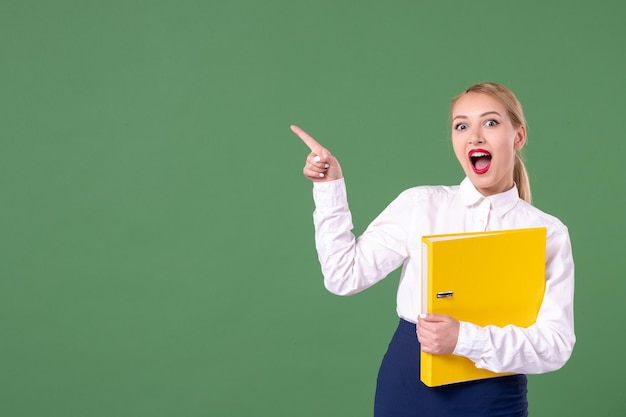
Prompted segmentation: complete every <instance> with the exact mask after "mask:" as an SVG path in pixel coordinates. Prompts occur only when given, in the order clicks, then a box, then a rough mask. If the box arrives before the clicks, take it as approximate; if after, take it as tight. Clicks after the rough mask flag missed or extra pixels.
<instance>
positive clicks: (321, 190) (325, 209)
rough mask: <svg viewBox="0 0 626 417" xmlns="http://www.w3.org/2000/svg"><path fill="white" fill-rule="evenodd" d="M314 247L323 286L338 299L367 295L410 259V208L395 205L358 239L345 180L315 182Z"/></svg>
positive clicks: (390, 206) (388, 208)
mask: <svg viewBox="0 0 626 417" xmlns="http://www.w3.org/2000/svg"><path fill="white" fill-rule="evenodd" d="M313 198H314V201H315V211H314V213H313V221H314V225H315V245H316V249H317V253H318V258H319V261H320V265H321V268H322V273H323V275H324V285H325V286H326V288H327V289H328V290H329V291H330V292H332V293H334V294H337V295H351V294H354V293H357V292H359V291H362V290H364V289H366V288H368V287H370V286H372V285H374V284H375V283H377V282H378V281H380V280H381V279H383V278H385V277H386V276H387V275H388V274H389V273H390V272H392V271H393V270H395V269H396V268H398V267H399V266H400V265H401V264H402V262H403V261H404V259H405V258H406V257H407V256H408V252H407V249H406V239H407V231H406V230H407V228H406V218H407V214H406V208H404V207H401V203H400V202H398V201H396V202H394V203H391V204H390V205H389V207H387V209H386V210H384V211H383V212H382V213H381V214H380V215H379V216H378V217H377V219H376V220H374V222H372V223H371V224H370V226H369V227H368V229H367V230H366V231H365V232H364V233H363V235H361V236H360V237H358V238H356V237H355V235H354V234H353V233H352V229H353V225H352V215H351V213H350V210H349V208H348V201H347V194H346V187H345V182H344V180H343V179H340V180H336V181H330V182H322V183H314V187H313Z"/></svg>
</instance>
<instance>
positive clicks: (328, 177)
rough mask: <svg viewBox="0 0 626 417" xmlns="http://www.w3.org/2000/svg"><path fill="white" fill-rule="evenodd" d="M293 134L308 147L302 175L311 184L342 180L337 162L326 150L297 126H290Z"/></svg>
mask: <svg viewBox="0 0 626 417" xmlns="http://www.w3.org/2000/svg"><path fill="white" fill-rule="evenodd" d="M291 130H292V131H293V133H295V134H296V135H298V136H299V137H300V139H302V141H303V142H304V143H305V144H306V145H307V146H308V147H309V149H310V150H311V153H310V154H309V155H308V156H307V158H306V163H305V164H304V169H303V170H302V173H303V174H304V176H305V177H307V178H308V179H310V180H311V181H313V182H324V181H334V180H338V179H340V178H343V174H342V172H341V166H340V165H339V161H338V160H337V158H335V157H334V156H333V155H332V154H331V153H330V152H329V151H328V149H326V148H324V147H323V146H322V145H320V144H319V142H318V141H316V140H315V139H313V138H312V137H311V136H309V134H308V133H306V132H305V131H304V130H302V129H300V128H299V127H298V126H291Z"/></svg>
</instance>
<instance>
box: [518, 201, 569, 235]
mask: <svg viewBox="0 0 626 417" xmlns="http://www.w3.org/2000/svg"><path fill="white" fill-rule="evenodd" d="M517 211H518V212H520V213H521V214H523V215H525V216H528V218H531V219H535V221H534V222H535V223H536V224H537V226H544V227H547V228H548V230H553V231H560V232H565V233H567V226H566V225H565V224H564V223H563V222H562V221H561V219H559V218H558V217H556V216H554V215H552V214H549V213H546V212H545V211H543V210H541V209H539V208H538V207H536V206H534V205H532V204H530V203H528V202H526V201H524V200H521V199H520V201H519V203H518V204H517Z"/></svg>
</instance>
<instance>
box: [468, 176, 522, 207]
mask: <svg viewBox="0 0 626 417" xmlns="http://www.w3.org/2000/svg"><path fill="white" fill-rule="evenodd" d="M460 190H461V200H462V201H463V204H465V205H466V206H468V207H469V206H473V205H476V204H478V203H480V202H481V201H483V200H485V199H486V200H489V202H490V203H491V207H492V209H493V210H494V211H495V213H496V214H497V215H498V216H503V215H504V214H506V212H508V211H509V210H511V209H512V208H513V207H515V205H516V204H517V202H518V201H519V193H518V191H517V186H516V185H515V184H513V188H511V189H510V190H508V191H505V192H503V193H500V194H495V195H491V196H489V197H485V196H484V195H482V194H481V193H480V192H479V191H478V190H477V189H476V187H474V184H472V182H471V181H470V180H469V178H467V177H465V179H463V181H462V182H461V185H460Z"/></svg>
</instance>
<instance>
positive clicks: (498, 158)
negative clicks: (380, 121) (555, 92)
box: [291, 93, 526, 354]
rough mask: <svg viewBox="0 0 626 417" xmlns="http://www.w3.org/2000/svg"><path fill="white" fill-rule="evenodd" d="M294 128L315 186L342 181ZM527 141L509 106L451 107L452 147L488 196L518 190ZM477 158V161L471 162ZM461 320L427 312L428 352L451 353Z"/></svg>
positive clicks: (469, 103) (421, 320) (476, 97)
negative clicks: (518, 158)
mask: <svg viewBox="0 0 626 417" xmlns="http://www.w3.org/2000/svg"><path fill="white" fill-rule="evenodd" d="M291 130H292V131H293V132H294V133H295V134H296V135H298V137H300V139H302V141H303V142H304V143H305V144H306V145H307V146H308V147H309V149H310V151H311V152H310V153H309V155H308V156H307V158H306V162H305V165H304V169H303V171H302V172H303V174H304V176H305V177H307V178H308V179H310V180H311V181H313V182H325V181H334V180H338V179H341V178H343V173H342V171H341V166H340V165H339V161H338V160H337V158H335V157H334V156H333V155H332V154H331V153H330V152H329V151H328V149H326V148H324V147H323V146H322V145H321V144H320V143H319V142H317V141H316V140H315V139H313V138H312V137H311V136H310V135H309V134H307V133H306V132H305V131H303V130H302V129H300V128H299V127H297V126H291ZM525 142H526V128H525V127H524V126H520V127H518V128H515V127H513V125H512V124H511V120H510V118H509V115H508V112H507V110H506V107H505V106H504V105H503V104H502V103H500V102H499V101H498V100H496V99H495V98H492V97H491V96H489V95H486V94H481V93H467V94H465V95H463V96H462V97H460V98H459V99H458V100H457V102H456V103H455V105H454V107H453V109H452V146H453V148H454V152H455V154H456V156H457V159H458V160H459V163H460V164H461V167H462V168H463V171H465V174H466V175H467V177H468V178H469V179H470V181H472V184H474V186H475V187H476V189H477V190H478V191H479V192H480V193H481V194H483V195H485V196H489V195H494V194H498V193H501V192H503V191H506V190H509V189H511V188H512V187H513V166H514V162H515V152H516V151H518V150H520V149H521V148H522V147H523V146H524V143H525ZM472 156H473V158H472ZM459 328H460V322H459V321H458V320H456V319H454V318H453V317H450V316H447V315H442V314H422V315H420V316H419V317H418V318H417V325H416V332H417V337H418V339H419V342H420V345H421V349H422V351H423V352H426V353H432V354H446V353H452V352H453V351H454V348H455V347H456V344H457V340H458V336H459Z"/></svg>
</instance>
